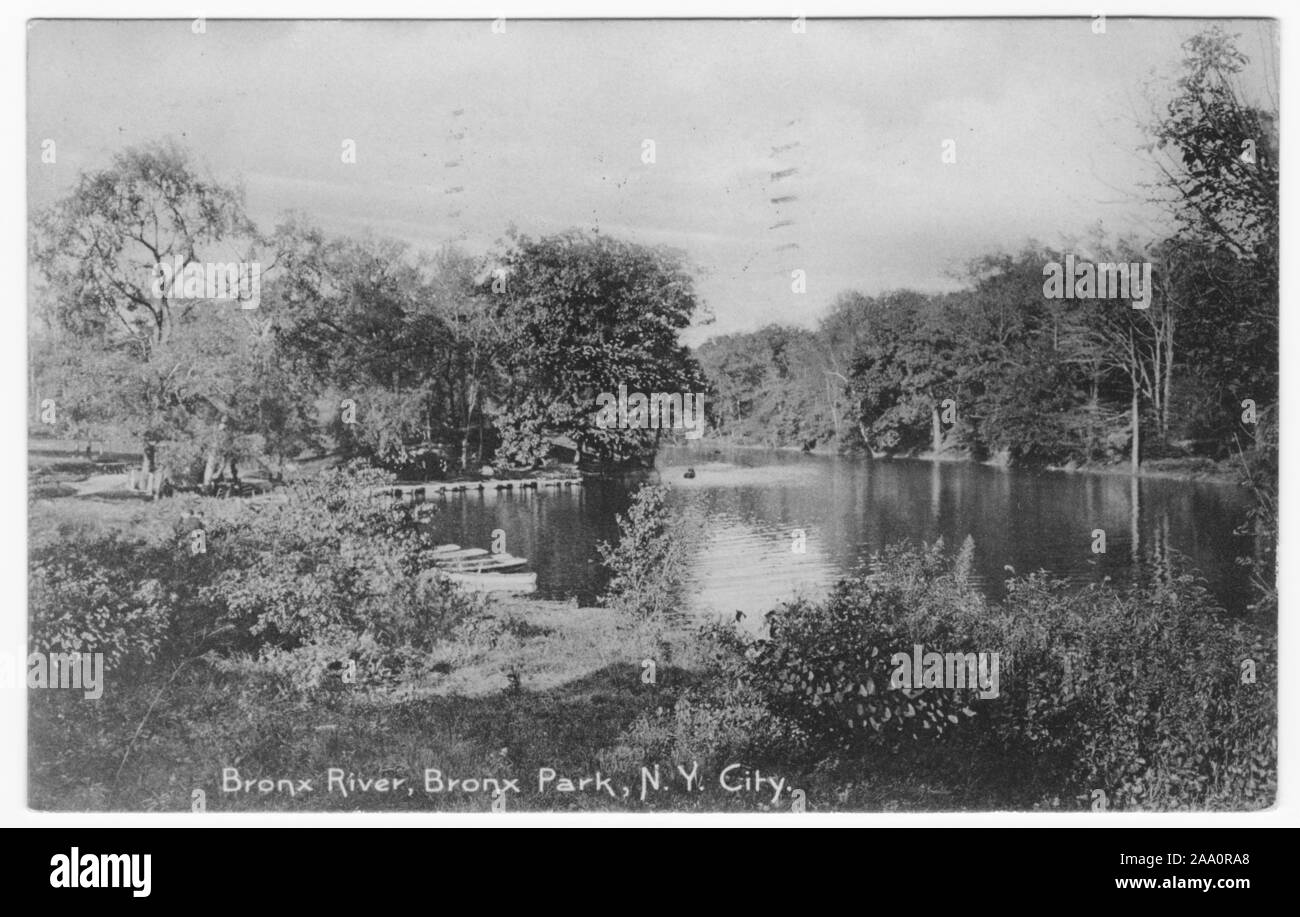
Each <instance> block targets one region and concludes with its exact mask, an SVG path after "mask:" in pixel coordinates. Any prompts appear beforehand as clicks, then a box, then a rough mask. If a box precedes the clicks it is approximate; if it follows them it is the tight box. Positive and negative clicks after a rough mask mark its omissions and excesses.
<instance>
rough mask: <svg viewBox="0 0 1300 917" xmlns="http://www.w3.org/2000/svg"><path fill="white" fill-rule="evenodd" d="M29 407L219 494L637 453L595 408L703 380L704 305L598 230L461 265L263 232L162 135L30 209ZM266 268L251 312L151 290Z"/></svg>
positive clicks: (637, 445) (637, 440) (314, 232)
mask: <svg viewBox="0 0 1300 917" xmlns="http://www.w3.org/2000/svg"><path fill="white" fill-rule="evenodd" d="M31 257H32V261H33V264H34V266H35V268H36V270H35V271H34V277H35V278H36V283H35V288H34V296H33V303H32V311H33V321H32V345H31V358H32V387H33V393H32V394H33V403H34V405H40V404H50V403H52V405H53V407H54V409H55V410H54V411H53V412H51V413H50V414H47V415H46V417H45V419H46V420H47V422H48V421H49V420H53V426H54V428H55V432H57V433H61V434H63V435H66V436H71V437H80V438H82V439H84V440H87V441H90V440H95V439H98V440H101V441H102V440H117V441H122V440H129V441H131V442H132V443H135V444H137V445H138V447H139V450H140V456H141V459H140V460H141V466H142V469H143V470H144V471H148V472H157V475H158V479H159V480H161V479H163V478H168V479H171V480H175V481H178V482H179V481H202V482H204V483H207V482H210V481H212V480H213V479H214V478H218V477H223V476H225V475H226V474H228V473H229V474H231V475H235V476H237V473H238V471H239V469H240V468H241V467H243V468H245V469H247V468H248V467H249V466H250V465H252V466H260V467H262V468H264V469H266V470H267V471H268V473H269V474H270V475H271V476H272V477H275V476H277V475H282V474H283V473H284V471H285V469H286V467H287V466H288V465H289V463H291V462H293V460H294V459H295V458H297V457H300V456H303V455H310V454H333V453H338V454H342V455H345V456H364V457H366V458H368V459H370V460H371V461H372V462H374V463H377V464H379V465H381V466H384V467H388V468H390V469H395V470H399V471H406V472H408V473H420V474H428V473H441V472H449V471H451V472H454V471H457V470H464V469H471V468H473V469H477V468H478V467H479V465H481V464H482V463H483V462H484V461H485V460H486V461H495V462H498V463H501V464H504V465H506V466H509V467H523V468H529V467H534V466H536V465H537V464H538V463H540V462H541V461H542V460H543V459H544V458H546V456H547V455H548V453H549V452H550V451H551V449H552V446H553V445H554V444H555V443H556V442H560V443H563V444H566V445H567V446H568V447H569V448H570V449H571V450H572V451H573V452H574V453H576V456H577V457H578V458H579V459H580V460H590V461H595V462H602V463H608V462H619V461H628V460H631V459H633V458H635V457H637V456H638V455H641V454H643V453H644V452H645V451H646V450H647V449H648V448H651V447H652V446H653V443H654V438H655V436H657V434H658V431H649V430H637V429H632V430H625V429H617V428H610V429H602V428H599V427H597V426H596V425H594V424H593V423H592V422H591V416H592V414H593V413H594V411H595V407H596V399H597V395H598V394H599V393H601V392H611V391H617V390H618V386H619V385H620V384H623V385H627V386H628V387H629V388H630V389H633V390H640V391H696V390H698V389H699V388H700V380H699V370H698V365H697V364H696V363H695V361H694V360H693V359H692V358H691V356H690V354H689V352H688V350H687V348H686V347H685V346H683V345H682V344H681V343H680V342H679V340H678V335H679V333H680V331H681V330H682V329H683V328H685V327H687V326H688V325H689V324H690V322H691V321H692V319H693V317H694V315H695V313H696V311H697V309H698V308H699V302H698V300H697V297H696V294H695V290H694V284H693V279H692V275H691V273H690V271H689V265H688V264H687V263H686V261H685V259H684V257H683V256H682V255H681V253H679V252H676V251H674V250H670V249H666V248H656V247H648V246H642V245H637V244H633V243H630V242H624V241H620V240H617V239H613V238H610V237H607V236H603V235H600V234H598V233H580V232H571V233H562V234H558V235H554V236H548V237H544V238H537V239H534V238H529V237H526V236H522V235H520V234H518V233H517V232H515V231H514V230H513V228H511V229H510V230H508V231H507V233H506V235H505V237H504V238H502V239H499V240H497V243H496V245H495V247H494V248H493V250H492V251H490V252H489V253H488V254H486V255H484V256H482V257H472V256H470V255H468V254H466V253H465V252H463V251H461V250H459V249H457V248H456V247H455V246H451V245H447V246H443V247H442V248H440V249H439V250H437V251H436V252H433V253H427V252H417V251H413V250H412V249H411V248H410V247H409V246H408V245H406V244H404V243H401V242H398V241H394V240H391V239H384V238H378V237H373V236H364V237H360V238H350V237H343V236H330V235H327V234H326V233H325V232H324V231H323V230H321V229H320V228H319V227H317V226H315V225H313V224H312V223H311V222H310V221H309V220H308V219H307V218H306V217H304V216H303V215H301V214H297V213H290V214H286V215H285V216H284V218H283V219H282V220H280V221H279V222H278V223H277V225H276V226H275V227H274V229H272V230H270V231H263V230H261V229H259V228H258V227H257V226H255V225H254V224H253V223H252V221H251V220H250V219H249V218H248V216H247V214H246V211H245V205H244V197H243V194H242V192H241V191H240V190H239V189H238V188H237V187H234V186H229V185H223V184H221V183H220V182H218V181H216V180H214V179H211V178H208V177H205V176H204V175H203V174H202V170H201V169H200V167H199V166H198V165H197V164H196V163H195V161H194V160H193V158H192V157H191V155H190V154H189V153H188V152H187V151H186V150H185V149H183V148H182V147H180V146H178V145H176V144H175V143H173V142H157V143H151V144H146V145H143V146H140V147H134V148H131V149H128V150H125V151H123V152H122V153H120V154H118V155H117V156H115V157H114V159H113V161H112V163H111V164H110V165H109V166H108V167H107V168H104V169H102V170H99V171H96V172H93V173H88V174H84V175H82V176H81V178H80V180H79V182H78V183H77V185H76V187H75V188H74V189H73V190H72V191H71V192H70V193H69V194H68V195H67V196H65V197H64V198H62V199H61V200H59V201H57V202H55V203H54V204H52V205H51V206H49V207H48V208H46V209H44V210H42V211H40V212H39V213H37V214H36V215H35V217H34V220H33V228H32V237H31ZM236 262H238V263H255V264H257V265H258V266H259V270H260V275H259V276H260V277H262V278H263V279H262V281H261V284H262V290H261V295H260V298H259V301H258V303H257V307H256V308H247V306H248V305H249V304H248V303H238V304H237V303H233V302H230V301H225V300H217V299H214V298H212V297H211V296H210V295H209V296H207V297H206V298H205V296H204V295H202V294H203V293H208V294H210V293H211V291H210V290H203V291H197V292H199V293H200V295H197V296H193V297H186V296H185V295H183V294H184V292H185V289H186V288H185V287H184V286H183V285H179V284H178V285H176V286H175V287H173V286H172V285H170V284H159V283H157V282H156V276H157V267H156V266H157V265H159V264H168V265H173V264H174V265H177V266H179V267H181V268H183V269H185V270H193V271H195V272H196V274H197V276H199V277H200V278H201V276H202V273H203V270H204V268H205V266H210V265H212V264H216V265H218V266H219V267H218V270H220V269H221V266H224V265H227V264H231V263H236Z"/></svg>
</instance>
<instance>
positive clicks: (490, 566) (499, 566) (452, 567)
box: [433, 554, 528, 573]
mask: <svg viewBox="0 0 1300 917" xmlns="http://www.w3.org/2000/svg"><path fill="white" fill-rule="evenodd" d="M433 563H434V565H435V566H437V567H438V568H439V569H440V570H446V571H448V572H453V573H481V572H489V571H492V572H505V571H507V570H518V569H519V568H520V567H523V566H526V565H527V563H528V558H526V557H514V556H512V555H510V554H488V555H487V556H486V557H472V558H470V559H468V560H442V559H440V558H434V561H433Z"/></svg>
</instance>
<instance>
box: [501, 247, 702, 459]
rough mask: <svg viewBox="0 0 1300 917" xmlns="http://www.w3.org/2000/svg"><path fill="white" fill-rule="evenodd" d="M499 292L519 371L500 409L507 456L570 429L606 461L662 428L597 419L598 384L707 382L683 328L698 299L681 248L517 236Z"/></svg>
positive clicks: (654, 387) (508, 357) (535, 455)
mask: <svg viewBox="0 0 1300 917" xmlns="http://www.w3.org/2000/svg"><path fill="white" fill-rule="evenodd" d="M499 263H500V267H499V273H497V275H496V276H497V277H498V278H500V279H501V281H502V282H501V283H498V284H497V290H498V291H499V292H497V293H495V294H494V295H496V296H497V297H498V298H499V306H498V315H499V316H500V317H501V319H502V321H503V323H504V327H505V330H506V334H507V340H508V346H507V348H506V350H505V355H504V362H505V367H506V369H507V371H508V372H509V375H510V378H511V380H512V386H511V389H510V391H509V392H508V393H507V394H506V395H505V397H504V399H503V403H502V404H501V407H500V409H499V411H498V414H497V423H498V425H499V426H500V428H501V434H502V438H503V444H502V445H503V450H504V451H505V454H506V456H507V458H509V459H512V460H514V461H516V462H523V463H529V462H533V461H536V460H538V459H539V458H540V457H541V455H542V454H543V452H544V450H545V448H546V445H547V441H548V439H550V438H552V437H567V438H569V439H571V440H573V441H574V442H575V443H576V444H577V446H578V448H579V450H580V453H581V454H582V455H584V456H589V457H595V458H597V459H600V460H604V461H620V460H626V459H629V458H632V457H633V456H635V455H636V454H637V453H639V452H640V451H642V450H644V449H645V448H647V447H648V446H650V445H651V444H652V443H653V442H654V440H655V438H656V436H657V435H658V431H654V430H635V429H633V430H624V429H615V428H608V429H602V428H600V427H599V426H598V425H597V424H596V422H595V419H596V412H597V407H598V403H597V396H598V395H599V394H601V393H611V394H614V393H617V392H618V391H619V386H620V385H625V386H626V387H627V391H629V392H642V393H645V394H650V393H654V392H665V393H673V392H678V393H683V394H686V393H693V392H702V391H703V379H702V376H701V373H700V371H699V367H698V364H696V362H695V360H694V359H693V358H692V357H691V355H690V352H689V351H688V349H687V348H686V347H685V346H684V345H683V344H682V343H681V341H680V339H679V334H680V332H681V331H682V330H683V329H685V328H686V327H687V326H689V325H690V323H691V321H692V318H693V316H694V315H695V313H696V310H697V307H698V302H697V299H696V295H695V289H694V281H693V279H692V277H691V274H690V273H689V272H688V270H687V265H686V263H685V261H684V259H683V257H682V256H681V255H680V254H679V253H677V252H675V251H672V250H669V249H663V248H652V247H648V246H644V245H637V244H634V243H631V242H625V241H620V240H617V239H612V238H609V237H607V236H602V235H599V234H592V235H587V234H583V233H577V232H573V233H566V234H562V235H556V236H548V237H543V238H540V239H530V238H527V237H516V238H514V239H513V240H512V244H511V245H510V247H509V248H508V250H507V251H506V252H505V253H504V254H503V255H502V256H501V258H500V261H499Z"/></svg>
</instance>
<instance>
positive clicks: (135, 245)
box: [31, 143, 259, 479]
mask: <svg viewBox="0 0 1300 917" xmlns="http://www.w3.org/2000/svg"><path fill="white" fill-rule="evenodd" d="M256 243H257V234H256V231H255V229H254V227H253V226H252V224H251V223H250V222H249V220H248V218H247V217H246V216H245V214H244V207H243V197H242V193H241V192H240V190H239V189H237V188H234V187H229V186H226V185H223V184H221V183H219V182H217V181H216V180H214V179H211V178H208V177H205V176H203V175H202V174H201V173H200V170H199V169H198V168H197V167H196V166H195V165H194V163H193V162H192V161H191V160H190V158H189V156H188V155H187V154H186V153H185V152H184V151H183V150H182V149H181V148H179V147H178V146H176V145H174V144H171V143H153V144H146V145H144V146H140V147H134V148H131V149H128V150H126V151H124V152H122V153H120V154H118V155H117V156H116V157H114V159H113V161H112V163H111V164H110V165H109V166H108V167H107V168H105V169H102V170H99V171H96V172H91V173H88V174H85V175H83V176H81V178H80V180H79V181H78V183H77V185H76V186H75V187H74V188H73V190H72V191H71V193H69V194H68V195H67V196H66V197H64V198H63V199H61V200H59V201H57V202H55V203H54V204H53V205H51V206H50V207H48V208H46V209H45V210H43V211H41V212H39V213H37V214H36V215H35V217H34V219H33V226H32V238H31V253H32V259H33V261H34V263H35V267H36V269H37V272H38V275H39V277H40V279H41V281H42V283H41V295H40V296H39V297H38V301H37V307H38V309H43V310H45V312H46V314H47V317H48V319H49V323H50V324H51V325H52V326H53V327H55V328H57V329H58V331H59V332H60V339H61V340H62V341H64V342H65V343H68V342H71V341H75V343H74V344H72V345H71V347H70V348H67V349H63V350H62V352H63V353H65V354H66V353H68V352H69V351H70V350H79V349H84V350H85V351H87V353H88V356H89V357H90V358H89V359H87V360H86V361H85V362H84V363H83V364H82V365H81V366H80V367H79V370H80V371H81V372H82V374H83V379H82V380H81V381H80V382H78V381H75V380H73V379H71V378H68V376H67V374H66V373H64V372H63V371H61V370H60V368H59V365H58V364H57V363H50V364H47V365H46V366H45V367H42V372H43V373H44V374H45V375H46V376H47V377H48V376H50V375H51V374H53V376H54V378H48V379H47V382H46V385H47V387H48V388H51V389H57V390H58V391H59V393H60V394H61V395H62V396H63V397H64V398H67V399H71V401H72V403H71V404H69V405H68V407H69V408H71V409H72V411H73V412H74V413H78V414H81V415H84V416H89V417H96V418H99V420H100V422H101V423H110V422H111V423H112V425H113V426H115V427H116V428H117V429H119V430H121V431H125V432H127V433H129V434H130V435H132V436H133V437H135V438H136V440H137V441H138V442H139V443H140V444H141V452H142V465H143V468H144V469H145V470H147V471H153V470H159V469H158V465H159V459H160V457H161V456H165V455H166V454H169V453H171V452H173V451H174V450H172V449H171V447H172V446H173V445H174V444H176V443H180V442H185V443H193V442H195V441H197V440H203V441H206V442H208V443H209V444H215V443H218V442H220V441H221V439H222V437H223V436H224V434H222V433H221V431H223V430H227V429H230V428H231V427H232V424H233V425H234V426H238V425H240V423H242V421H241V420H239V419H237V418H233V417H232V404H233V400H232V398H231V392H230V390H229V389H230V386H231V385H232V384H234V383H233V382H232V380H237V379H241V378H246V377H247V376H248V375H249V373H248V372H246V371H245V368H244V367H242V366H239V365H237V364H238V361H239V358H240V357H241V356H242V355H244V354H246V353H247V348H244V347H240V348H233V349H222V348H219V347H215V346H203V342H205V341H207V342H208V344H215V343H216V342H223V344H222V346H223V347H224V342H228V341H229V339H230V336H231V335H232V334H234V335H239V334H242V333H244V332H245V331H248V332H250V333H252V334H253V335H254V336H256V335H257V334H258V333H259V331H258V329H259V324H258V322H257V321H254V320H250V318H249V317H248V316H247V315H244V316H240V315H239V313H241V312H244V311H246V310H242V309H240V308H239V306H237V305H234V304H232V303H229V302H213V301H210V300H205V299H192V298H180V299H178V298H176V297H174V296H173V295H172V291H171V290H170V289H169V288H168V287H167V285H165V284H160V285H156V284H155V280H156V278H157V277H158V276H159V275H158V272H157V266H158V265H159V264H169V265H179V266H180V267H181V268H184V267H186V266H188V265H192V264H204V263H207V262H222V263H229V262H232V261H241V260H242V261H249V262H252V261H257V260H258V259H257V256H256V253H255V246H256ZM65 368H66V366H65ZM87 381H89V382H90V384H86V382H87ZM110 418H112V420H111V421H110ZM229 443H230V441H229V440H228V441H227V444H229ZM160 449H161V450H162V452H161V453H160ZM208 458H209V461H208V465H209V467H211V466H212V465H213V464H214V463H220V462H223V461H228V460H229V458H230V456H229V455H209V456H208ZM164 471H165V469H164ZM160 479H161V476H160Z"/></svg>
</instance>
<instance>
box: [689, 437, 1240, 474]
mask: <svg viewBox="0 0 1300 917" xmlns="http://www.w3.org/2000/svg"><path fill="white" fill-rule="evenodd" d="M691 448H692V450H698V451H700V452H703V453H704V457H708V455H709V454H710V453H713V452H715V451H722V450H725V449H736V450H741V451H750V452H787V453H797V454H803V455H821V456H843V457H845V458H856V459H860V460H862V461H864V462H867V461H874V462H890V461H896V460H902V461H918V462H945V463H952V464H969V465H983V466H985V467H988V468H1009V467H1014V468H1016V469H1017V470H1020V471H1060V472H1065V473H1069V474H1101V475H1114V476H1122V477H1138V478H1151V479H1156V480H1168V481H1189V482H1201V483H1209V484H1220V485H1240V484H1241V477H1242V471H1241V464H1240V462H1238V461H1236V460H1222V461H1215V460H1213V459H1208V458H1204V457H1188V458H1166V459H1148V460H1147V461H1146V462H1144V463H1142V464H1141V465H1140V466H1139V467H1138V470H1137V472H1136V473H1135V472H1134V471H1133V468H1132V465H1131V464H1130V463H1129V462H1127V461H1124V462H1113V463H1105V464H1103V463H1099V462H1086V463H1073V462H1071V463H1067V464H1064V465H1055V464H1052V465H1042V466H1034V465H1015V466H1011V465H1008V464H1007V463H1006V462H1005V461H998V460H996V459H986V460H983V461H980V460H977V459H975V458H972V457H971V456H970V455H969V454H968V453H966V452H963V451H960V450H955V449H953V450H944V451H941V452H937V453H936V452H931V451H928V450H924V451H920V452H913V453H908V454H894V455H887V454H883V453H882V454H869V453H867V452H865V451H863V450H849V451H842V450H840V449H838V448H834V447H831V446H817V447H815V448H813V449H803V448H801V447H799V446H768V445H763V444H761V443H742V442H732V441H729V440H723V439H709V438H707V437H706V438H704V439H701V440H698V441H697V443H696V444H695V445H694V446H692V447H691Z"/></svg>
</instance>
